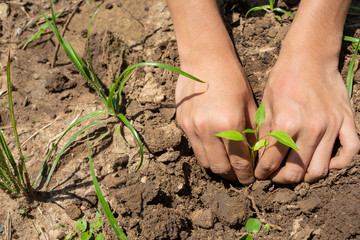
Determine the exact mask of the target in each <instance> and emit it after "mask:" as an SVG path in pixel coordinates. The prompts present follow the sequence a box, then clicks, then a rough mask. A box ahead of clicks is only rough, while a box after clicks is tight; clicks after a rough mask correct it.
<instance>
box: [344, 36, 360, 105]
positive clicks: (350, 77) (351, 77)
mask: <svg viewBox="0 0 360 240" xmlns="http://www.w3.org/2000/svg"><path fill="white" fill-rule="evenodd" d="M344 40H345V41H348V42H351V43H352V46H353V47H354V48H355V51H354V54H353V57H352V59H351V62H350V64H349V70H348V72H347V77H346V89H347V91H348V94H349V98H351V96H352V91H353V83H354V67H355V61H356V57H357V54H358V51H359V49H360V48H359V44H360V40H359V39H358V38H354V37H349V36H344Z"/></svg>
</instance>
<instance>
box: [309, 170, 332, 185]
mask: <svg viewBox="0 0 360 240" xmlns="http://www.w3.org/2000/svg"><path fill="white" fill-rule="evenodd" d="M327 174H328V168H326V167H318V168H316V169H314V170H311V171H309V172H308V173H307V175H308V177H307V179H309V181H308V182H314V181H316V180H319V179H321V178H324V177H325V176H326V175H327Z"/></svg>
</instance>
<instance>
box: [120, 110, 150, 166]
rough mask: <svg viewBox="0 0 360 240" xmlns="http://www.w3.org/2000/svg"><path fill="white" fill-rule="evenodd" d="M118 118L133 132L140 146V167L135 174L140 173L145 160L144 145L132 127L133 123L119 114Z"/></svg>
mask: <svg viewBox="0 0 360 240" xmlns="http://www.w3.org/2000/svg"><path fill="white" fill-rule="evenodd" d="M116 116H117V117H118V118H120V119H121V121H122V122H123V123H124V124H125V126H126V127H127V128H129V130H130V131H131V133H132V134H133V136H134V138H135V139H136V141H137V143H138V145H139V148H140V156H141V157H140V163H139V166H138V167H137V168H136V170H135V172H136V171H138V170H139V169H140V167H141V165H142V163H143V160H144V148H143V145H142V143H141V139H140V137H139V134H138V133H137V131H136V130H135V128H134V127H133V126H132V125H131V123H130V122H129V120H127V118H126V117H125V116H124V115H123V114H121V113H120V114H118V115H116Z"/></svg>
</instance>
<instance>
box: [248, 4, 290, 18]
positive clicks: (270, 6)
mask: <svg viewBox="0 0 360 240" xmlns="http://www.w3.org/2000/svg"><path fill="white" fill-rule="evenodd" d="M274 4H275V0H269V4H267V5H262V6H257V7H253V8H250V9H249V10H248V11H247V12H246V14H245V20H246V18H247V16H248V14H249V13H250V12H253V11H259V10H265V11H267V12H273V13H275V12H280V13H284V14H286V15H288V16H290V17H291V18H292V19H294V15H292V14H291V13H289V12H288V11H285V10H284V9H282V8H278V7H274ZM274 16H275V18H276V19H277V20H278V21H279V22H280V23H282V19H281V17H280V16H279V15H276V14H275V15H274Z"/></svg>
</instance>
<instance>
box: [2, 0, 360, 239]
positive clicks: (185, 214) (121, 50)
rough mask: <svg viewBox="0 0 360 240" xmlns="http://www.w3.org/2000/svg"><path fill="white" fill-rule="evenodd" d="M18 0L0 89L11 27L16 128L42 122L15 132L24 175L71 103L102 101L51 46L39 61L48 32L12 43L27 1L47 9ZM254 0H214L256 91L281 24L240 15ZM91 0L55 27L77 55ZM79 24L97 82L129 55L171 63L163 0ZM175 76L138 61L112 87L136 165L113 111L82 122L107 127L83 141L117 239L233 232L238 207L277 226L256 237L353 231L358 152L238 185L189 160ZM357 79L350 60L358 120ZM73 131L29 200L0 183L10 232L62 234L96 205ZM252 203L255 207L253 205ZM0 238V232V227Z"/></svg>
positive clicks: (174, 59)
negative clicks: (307, 176)
mask: <svg viewBox="0 0 360 240" xmlns="http://www.w3.org/2000/svg"><path fill="white" fill-rule="evenodd" d="M3 2H4V1H1V0H0V4H4V3H3ZM6 2H8V1H6ZM20 2H21V1H12V2H11V1H10V4H7V6H8V7H9V13H8V16H7V17H6V18H4V19H3V20H2V21H0V43H1V45H0V80H1V86H0V91H1V92H2V91H4V90H5V89H6V76H5V73H6V71H5V70H6V57H7V56H6V54H7V48H8V46H9V45H8V44H7V41H8V39H9V37H10V36H11V44H10V49H11V55H12V63H11V67H12V84H13V87H14V92H13V98H14V101H15V112H16V116H17V122H18V128H19V132H20V140H21V141H22V142H24V141H25V140H26V139H28V138H29V137H30V136H32V135H33V134H34V133H35V132H37V131H39V130H40V129H41V128H42V127H44V126H45V125H47V124H48V123H52V125H50V126H49V127H47V128H45V129H42V130H41V131H39V133H38V134H37V135H36V136H34V137H32V138H31V139H30V140H29V141H27V142H26V143H25V144H24V151H25V153H26V155H27V156H28V157H29V162H28V163H27V166H28V168H29V172H30V176H31V180H32V181H33V180H34V179H35V177H36V175H37V173H38V172H39V169H40V167H41V166H42V164H43V161H44V159H45V154H46V151H47V148H48V144H49V141H50V139H51V138H53V137H54V136H56V135H57V134H58V133H59V132H61V131H63V130H64V129H65V128H66V127H67V126H68V125H69V124H70V122H71V121H72V120H73V119H74V118H75V117H76V116H77V115H78V114H79V113H81V115H85V114H87V113H90V112H92V111H94V110H96V109H101V108H102V103H101V100H100V99H99V98H98V96H97V95H96V94H95V93H94V91H93V90H91V88H90V87H89V86H88V85H87V84H86V83H85V80H84V79H83V78H82V77H81V75H80V74H78V73H77V72H76V70H75V68H74V67H73V66H72V65H71V64H70V62H69V60H68V59H67V58H66V57H65V55H64V53H63V52H62V51H61V50H60V52H59V55H58V60H57V66H56V67H55V68H51V67H50V62H51V61H52V56H53V52H54V42H56V41H55V39H54V37H53V36H52V34H45V35H43V36H42V37H41V38H40V39H37V40H36V41H35V42H33V43H31V44H29V45H28V47H27V48H26V49H25V50H24V49H19V48H18V46H19V45H21V43H23V42H24V41H26V40H27V39H28V38H29V37H30V36H31V35H32V34H33V33H34V32H35V31H36V30H37V29H38V26H39V24H40V22H39V19H41V18H40V13H39V10H38V8H37V4H40V6H41V7H42V8H43V9H44V10H45V11H46V12H47V13H48V12H49V3H48V1H47V0H41V1H40V0H27V1H22V2H23V3H26V5H25V6H24V8H22V6H21V5H19V4H17V3H20ZM291 2H293V5H290V3H291ZM297 2H298V1H281V6H282V7H283V8H286V9H289V10H290V11H292V12H295V13H296V9H297ZM249 3H251V4H249ZM259 3H264V1H233V2H232V1H227V2H226V3H223V4H222V5H221V9H222V12H223V15H224V19H225V22H226V24H227V27H228V29H229V32H230V33H231V35H232V37H233V39H234V43H235V46H236V49H237V51H238V53H239V58H240V59H241V61H242V63H243V65H244V69H245V72H246V74H247V77H248V78H249V80H250V83H251V85H252V88H253V90H254V93H255V96H256V98H257V99H258V100H260V99H261V96H262V91H263V89H264V86H265V83H266V79H267V76H268V74H269V72H270V70H271V68H272V66H273V64H274V63H275V61H276V59H277V56H278V53H279V48H280V45H281V41H282V39H283V38H284V36H285V34H286V32H287V30H288V28H289V25H290V20H289V19H288V18H287V17H286V16H283V18H284V23H283V24H282V25H281V24H280V23H279V22H277V21H276V20H275V18H274V17H273V15H272V14H271V13H265V12H257V13H254V14H252V15H251V16H250V18H249V19H248V20H247V22H246V23H245V21H244V18H243V16H244V10H243V9H247V8H248V7H251V6H255V5H257V4H259ZM287 3H288V4H289V5H286V4H287ZM75 4H76V1H64V0H59V1H58V3H56V4H55V9H56V12H59V11H60V10H62V9H71V8H73V7H74V6H75ZM99 4H100V2H99V1H97V2H95V3H92V4H91V5H88V4H84V5H82V6H81V8H80V11H78V12H77V13H76V14H75V16H74V18H73V19H72V20H71V22H70V25H69V27H68V29H67V32H66V35H65V36H66V38H67V39H68V40H69V41H70V42H71V43H72V45H73V46H74V48H75V49H76V50H77V51H79V52H80V56H84V50H85V38H84V31H86V28H87V24H88V22H89V20H90V17H91V14H92V13H93V12H94V11H95V9H96V8H97V6H98V5H99ZM240 9H242V10H240ZM70 11H71V10H70ZM69 14H70V13H69V11H68V12H65V14H64V17H62V18H59V25H60V26H62V25H63V24H64V22H65V20H66V17H67V16H68V15H69ZM356 22H359V14H357V15H349V19H348V22H347V24H348V26H350V27H347V28H346V34H347V35H350V36H356V37H360V30H359V29H357V28H354V27H351V25H352V24H354V23H356ZM20 31H21V32H22V33H21V34H18V33H20ZM91 34H92V37H91V47H90V48H91V54H92V56H93V61H94V65H95V69H96V72H97V73H98V76H99V77H100V78H101V79H102V81H103V82H104V84H106V85H108V84H109V83H111V82H112V81H113V79H114V76H117V75H118V73H119V71H120V70H121V69H123V68H124V67H125V66H128V65H129V64H133V63H137V62H141V61H153V62H161V63H166V64H169V65H173V66H179V61H178V55H177V48H176V40H175V34H174V31H173V26H172V22H171V19H170V14H169V11H168V9H167V7H166V3H165V1H164V0H161V1H156V0H124V1H121V3H120V2H119V1H110V0H109V1H105V7H104V8H103V9H102V10H100V12H99V14H98V16H97V17H96V19H95V21H94V24H93V26H92V30H91ZM352 52H353V48H352V47H351V46H350V45H349V44H347V43H344V45H343V49H342V54H341V60H340V63H341V64H340V71H341V73H342V75H343V77H344V79H345V78H346V72H347V70H348V66H349V62H350V60H351V55H352ZM358 59H359V57H358ZM357 69H358V68H357ZM176 78H177V75H176V74H173V73H171V72H169V71H164V70H162V69H154V68H150V67H145V68H141V69H138V70H137V71H136V72H135V74H134V76H133V77H132V79H131V80H129V82H128V83H127V85H126V87H125V88H124V93H125V95H124V99H123V106H122V108H123V109H124V112H125V114H126V116H127V117H128V118H129V119H130V120H131V122H132V123H133V125H134V126H135V128H136V129H137V130H138V131H139V133H140V134H141V136H142V137H143V138H144V142H145V145H146V154H145V161H144V165H143V166H142V168H141V170H140V171H139V172H137V173H135V172H134V169H135V168H136V166H137V164H138V161H139V152H138V148H137V146H136V143H135V142H134V140H133V139H132V137H131V133H130V132H129V131H127V130H125V131H124V136H125V139H127V140H128V143H125V142H124V141H123V140H122V139H120V138H119V136H118V135H117V131H116V129H117V127H119V126H120V123H119V122H116V121H113V122H111V121H107V122H106V123H104V124H103V125H101V126H100V127H97V128H95V129H92V130H90V131H88V133H89V134H90V137H91V140H92V142H95V141H96V139H97V138H98V137H99V136H101V135H102V134H104V133H106V132H107V131H109V133H110V134H109V135H108V136H107V137H106V138H104V139H103V140H102V141H101V142H100V143H99V144H98V145H97V146H96V147H94V148H93V150H92V151H93V153H94V155H93V158H94V164H95V167H96V174H97V176H98V179H99V182H100V185H101V187H102V189H103V192H104V193H105V195H106V200H107V201H108V203H109V204H110V206H111V208H112V210H113V212H114V214H115V216H116V219H117V221H118V223H119V225H120V226H121V227H122V228H123V229H124V231H125V232H126V234H127V235H128V237H129V239H238V238H239V237H240V236H242V235H243V234H244V233H245V228H244V225H245V222H246V220H247V219H248V218H250V217H261V218H264V219H266V221H267V222H268V223H271V224H273V225H274V226H275V227H277V229H275V228H273V229H272V230H271V231H270V234H269V235H268V236H266V237H265V236H264V232H265V231H264V230H261V231H260V233H258V234H256V235H255V238H256V239H359V238H360V225H359V221H360V200H359V199H360V191H359V184H360V178H359V176H360V174H359V172H360V171H359V168H360V157H359V155H357V156H355V158H354V162H353V163H352V164H351V165H350V166H348V167H347V168H345V169H342V170H339V171H331V172H330V173H329V174H328V176H327V177H326V178H324V179H322V180H320V181H318V182H316V183H313V184H306V183H302V184H298V185H288V186H282V185H276V184H273V183H272V182H271V181H269V180H268V181H257V182H256V183H254V184H253V185H252V186H250V187H247V188H244V187H242V186H240V185H237V184H234V183H229V182H226V181H223V180H221V179H220V178H218V177H216V176H214V175H213V174H211V173H209V172H206V171H205V170H204V169H202V168H201V167H200V166H199V165H198V163H197V161H196V159H195V158H194V156H193V153H192V150H191V148H190V147H189V143H188V141H187V139H186V137H185V135H184V134H183V132H182V131H181V130H180V129H179V128H178V127H177V125H176V122H175V108H174V91H175V82H176ZM359 79H360V71H358V70H357V72H356V74H355V86H354V96H353V98H352V105H353V110H354V112H355V119H356V124H357V126H358V132H359V130H360V128H359V126H360V108H359V106H360V83H359ZM6 102H7V97H6V95H2V97H1V99H0V105H2V104H4V103H6ZM0 116H1V122H2V125H1V129H2V130H3V132H4V133H5V136H6V137H7V140H8V141H9V142H10V146H11V148H12V149H15V146H14V137H13V133H12V131H11V128H10V125H11V123H10V117H9V113H8V110H7V109H6V108H5V107H1V108H0ZM83 126H84V125H83ZM77 129H80V126H79V127H77ZM73 132H74V131H73ZM69 136H70V135H69ZM69 136H68V137H67V139H69ZM85 142H86V137H85V136H82V138H79V139H78V140H77V141H76V143H75V144H73V145H72V146H71V148H70V149H69V150H67V151H66V152H65V154H64V155H63V157H62V158H61V160H60V164H59V167H58V168H57V170H56V172H55V175H54V177H53V179H52V180H51V182H50V185H49V187H45V186H44V185H43V184H41V186H40V187H38V188H37V191H38V196H37V198H36V199H35V200H33V201H32V202H31V203H27V201H26V200H25V199H11V198H9V197H8V196H7V195H5V194H4V193H0V223H2V225H4V226H5V227H7V224H6V223H7V218H8V216H9V215H10V216H11V218H12V229H11V231H12V235H13V239H63V238H64V235H65V234H66V233H69V232H72V231H74V230H75V220H76V219H78V218H79V217H84V218H86V219H87V220H89V221H92V220H94V219H95V211H96V208H97V207H100V205H99V204H98V201H97V198H96V197H95V192H94V188H93V185H92V181H91V177H90V171H89V165H88V159H87V151H86V144H85ZM62 144H64V142H62V143H61V145H62ZM249 197H250V198H251V197H252V198H253V199H254V200H255V202H254V203H255V205H254V204H253V203H252V202H251V201H250V199H249ZM256 208H258V210H259V212H260V215H261V216H257V214H256V211H255V209H256ZM20 209H23V210H24V211H25V212H26V214H25V216H23V215H20V214H19V210H20ZM60 224H61V226H60ZM104 233H105V235H106V238H107V239H116V237H115V235H114V233H113V231H112V229H111V228H110V226H109V225H108V224H107V223H105V226H104ZM0 239H6V238H5V234H4V233H3V234H0Z"/></svg>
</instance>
